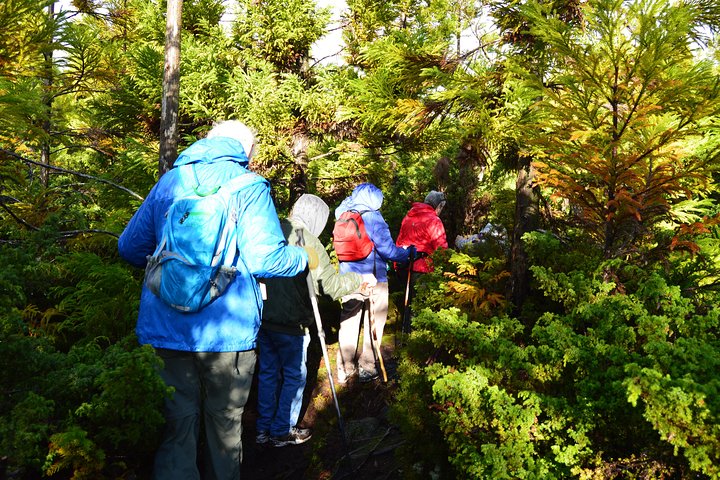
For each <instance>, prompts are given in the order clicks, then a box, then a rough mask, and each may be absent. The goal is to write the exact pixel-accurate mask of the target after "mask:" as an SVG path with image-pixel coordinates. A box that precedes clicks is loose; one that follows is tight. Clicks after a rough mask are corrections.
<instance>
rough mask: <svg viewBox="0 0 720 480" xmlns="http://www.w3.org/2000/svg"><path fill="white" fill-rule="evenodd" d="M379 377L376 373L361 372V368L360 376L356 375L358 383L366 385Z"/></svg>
mask: <svg viewBox="0 0 720 480" xmlns="http://www.w3.org/2000/svg"><path fill="white" fill-rule="evenodd" d="M379 377H380V375H379V374H378V373H377V372H368V371H367V370H363V369H362V368H361V369H360V374H359V375H358V380H359V381H360V383H368V382H372V381H373V380H375V379H376V378H379Z"/></svg>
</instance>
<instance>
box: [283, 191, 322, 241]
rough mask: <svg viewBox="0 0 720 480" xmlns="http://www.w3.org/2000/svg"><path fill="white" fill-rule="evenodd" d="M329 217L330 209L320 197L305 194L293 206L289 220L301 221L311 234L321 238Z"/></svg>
mask: <svg viewBox="0 0 720 480" xmlns="http://www.w3.org/2000/svg"><path fill="white" fill-rule="evenodd" d="M329 215H330V207H328V206H327V204H326V203H325V202H324V201H323V200H322V199H321V198H320V197H317V196H315V195H311V194H309V193H305V194H303V195H301V196H300V198H298V200H297V202H295V205H293V207H292V210H291V211H290V215H289V218H290V219H291V220H294V221H299V222H300V223H302V224H303V225H305V228H307V229H308V230H310V233H312V234H313V235H314V236H316V237H319V236H320V234H321V233H322V231H323V230H324V229H325V225H326V224H327V219H328V216H329Z"/></svg>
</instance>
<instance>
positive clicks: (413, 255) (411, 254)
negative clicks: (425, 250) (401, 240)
mask: <svg viewBox="0 0 720 480" xmlns="http://www.w3.org/2000/svg"><path fill="white" fill-rule="evenodd" d="M407 251H408V257H409V258H416V257H417V248H416V247H415V245H410V246H409V247H407Z"/></svg>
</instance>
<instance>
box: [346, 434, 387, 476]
mask: <svg viewBox="0 0 720 480" xmlns="http://www.w3.org/2000/svg"><path fill="white" fill-rule="evenodd" d="M392 429H393V427H390V428H388V429H387V431H386V432H385V434H384V435H383V436H382V438H381V439H380V440H378V441H377V443H376V444H375V445H374V446H373V447H372V448H371V449H370V451H369V452H368V454H367V455H366V456H365V459H364V460H363V461H362V462H360V464H359V465H358V466H356V467H355V468H354V469H353V470H352V471H350V472H347V473H345V474H343V475H342V476H341V477H337V480H342V479H343V478H346V477H348V476H350V475H354V474H355V473H357V472H359V471H360V469H361V468H362V467H363V465H365V464H366V463H367V461H368V460H370V457H372V456H373V455H375V451H376V450H377V448H378V447H379V446H380V444H382V442H383V440H385V439H386V438H387V437H388V435H390V432H391V431H392ZM359 450H361V449H359V448H358V449H356V450H353V452H350V455H352V454H353V453H354V452H357V451H359ZM383 453H385V450H383ZM343 458H344V457H343Z"/></svg>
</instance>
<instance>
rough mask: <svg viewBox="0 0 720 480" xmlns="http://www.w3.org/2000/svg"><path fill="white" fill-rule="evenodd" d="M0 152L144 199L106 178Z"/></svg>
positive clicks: (2, 149) (5, 151)
mask: <svg viewBox="0 0 720 480" xmlns="http://www.w3.org/2000/svg"><path fill="white" fill-rule="evenodd" d="M0 152H3V153H5V154H7V155H10V156H11V157H15V158H17V159H18V160H21V161H23V162H25V163H30V164H32V165H36V166H38V167H41V168H47V169H49V170H55V171H57V172H62V173H67V174H70V175H75V176H78V177H82V178H87V179H90V180H95V181H97V182H100V183H106V184H108V185H110V186H113V187H115V188H117V189H120V190H122V191H124V192H126V193H129V194H130V195H132V196H133V197H135V198H137V199H138V200H145V199H144V198H143V197H142V196H141V195H138V194H137V193H135V192H133V191H132V190H130V189H129V188H127V187H123V186H122V185H119V184H117V183H115V182H111V181H110V180H106V179H104V178H100V177H96V176H93V175H88V174H87V173H81V172H76V171H74V170H67V169H65V168H60V167H56V166H54V165H45V164H44V163H40V162H36V161H35V160H30V159H29V158H26V157H23V156H22V155H19V154H17V153H15V152H11V151H9V150H5V149H4V148H0Z"/></svg>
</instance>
